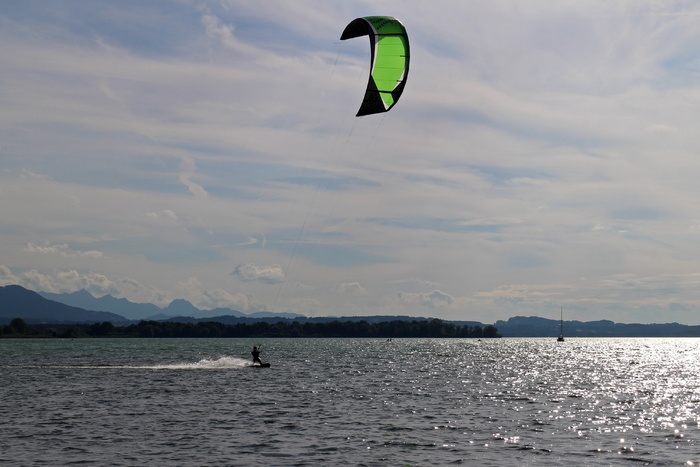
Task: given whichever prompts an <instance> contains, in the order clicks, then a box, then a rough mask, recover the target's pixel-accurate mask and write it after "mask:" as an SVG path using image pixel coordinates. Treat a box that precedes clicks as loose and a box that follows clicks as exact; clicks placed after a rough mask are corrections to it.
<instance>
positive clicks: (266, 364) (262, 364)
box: [250, 363, 270, 368]
mask: <svg viewBox="0 0 700 467" xmlns="http://www.w3.org/2000/svg"><path fill="white" fill-rule="evenodd" d="M250 366H251V367H253V368H270V364H269V363H261V364H260V365H250Z"/></svg>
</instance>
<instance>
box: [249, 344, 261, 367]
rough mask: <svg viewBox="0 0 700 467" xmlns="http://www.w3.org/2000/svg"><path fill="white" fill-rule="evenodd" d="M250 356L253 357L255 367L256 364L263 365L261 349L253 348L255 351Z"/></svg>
mask: <svg viewBox="0 0 700 467" xmlns="http://www.w3.org/2000/svg"><path fill="white" fill-rule="evenodd" d="M250 354H251V355H252V356H253V365H255V364H256V363H259V364H261V365H262V360H260V349H258V348H257V347H256V346H253V351H252V352H250Z"/></svg>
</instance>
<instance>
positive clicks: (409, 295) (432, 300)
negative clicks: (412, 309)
mask: <svg viewBox="0 0 700 467" xmlns="http://www.w3.org/2000/svg"><path fill="white" fill-rule="evenodd" d="M397 296H398V298H399V300H400V301H401V302H403V303H405V304H408V305H415V304H417V305H421V306H424V307H427V308H444V307H449V306H450V305H452V303H453V302H454V301H455V299H454V298H453V297H452V296H451V295H450V294H447V293H445V292H442V291H440V290H437V289H436V290H433V291H432V292H428V293H423V292H418V293H415V292H399V293H398V294H397Z"/></svg>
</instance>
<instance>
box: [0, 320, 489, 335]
mask: <svg viewBox="0 0 700 467" xmlns="http://www.w3.org/2000/svg"><path fill="white" fill-rule="evenodd" d="M13 337H17V338H52V337H54V338H78V337H255V338H258V337H375V338H400V337H443V338H448V337H452V338H494V337H501V335H500V334H499V333H498V329H497V328H496V327H495V326H492V325H488V326H484V327H481V326H469V325H459V324H455V323H447V322H444V321H442V320H439V319H431V320H415V321H403V320H395V321H385V322H378V323H369V322H367V321H330V322H325V323H313V322H304V323H302V322H299V321H292V322H284V321H279V322H277V323H267V322H257V323H252V324H246V323H237V324H224V323H219V322H216V321H204V322H198V323H182V322H173V321H146V320H143V321H140V322H139V323H134V324H129V325H126V326H115V325H114V324H112V323H111V322H108V321H105V322H102V323H93V324H44V323H42V324H30V323H27V322H25V321H24V320H23V319H21V318H14V319H13V320H12V321H11V322H10V324H8V325H5V326H0V338H13Z"/></svg>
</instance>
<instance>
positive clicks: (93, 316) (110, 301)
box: [0, 285, 700, 338]
mask: <svg viewBox="0 0 700 467" xmlns="http://www.w3.org/2000/svg"><path fill="white" fill-rule="evenodd" d="M14 318H22V319H23V320H24V321H25V322H27V323H51V324H69V323H102V322H105V321H109V322H111V323H113V324H115V325H122V324H126V323H128V322H130V321H135V320H143V319H145V320H153V321H165V320H168V321H180V322H198V321H218V322H221V323H224V324H236V323H253V322H256V321H267V322H273V323H274V322H277V321H280V320H300V321H309V322H328V321H333V320H339V321H367V322H369V323H377V322H384V321H394V320H400V321H410V320H426V319H431V318H419V317H410V316H384V315H375V316H354V317H335V316H326V317H315V318H308V317H306V316H303V315H300V314H296V313H271V312H258V313H252V314H245V313H242V312H240V311H237V310H233V309H230V308H215V309H212V310H200V309H199V308H197V307H195V306H194V305H192V304H191V303H190V302H188V301H187V300H183V299H177V300H173V301H172V302H171V303H170V304H169V305H168V306H167V307H165V308H160V307H158V306H156V305H154V304H151V303H134V302H130V301H129V300H127V299H125V298H115V297H113V296H111V295H105V296H103V297H99V298H96V297H94V296H93V295H92V294H90V293H89V292H88V291H86V290H80V291H78V292H73V293H64V294H54V293H48V292H38V293H37V292H33V291H31V290H27V289H25V288H24V287H21V286H19V285H8V286H4V287H0V324H8V323H9V322H10V321H11V320H12V319H14ZM448 322H451V323H455V324H459V325H469V326H481V327H485V325H484V324H482V323H480V322H477V321H448ZM559 325H560V323H559V321H558V320H552V319H547V318H540V317H537V316H530V317H525V316H516V317H513V318H509V319H508V320H506V321H503V320H499V321H496V322H495V323H494V326H495V327H496V328H497V330H498V333H499V334H501V335H502V336H503V337H552V338H553V337H555V336H558V335H559V330H560V328H559ZM564 335H565V336H566V337H700V326H688V325H685V324H679V323H666V324H625V323H615V322H613V321H609V320H600V321H588V322H582V321H565V322H564Z"/></svg>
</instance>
